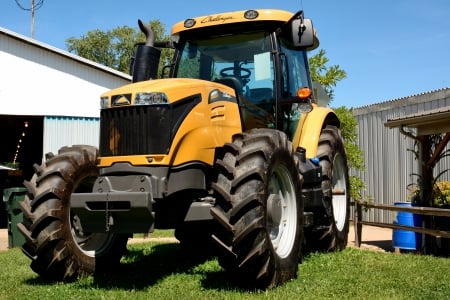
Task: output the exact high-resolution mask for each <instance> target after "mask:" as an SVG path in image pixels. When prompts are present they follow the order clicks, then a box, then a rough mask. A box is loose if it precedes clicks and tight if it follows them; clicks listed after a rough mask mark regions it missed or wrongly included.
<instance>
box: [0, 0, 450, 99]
mask: <svg viewBox="0 0 450 300" xmlns="http://www.w3.org/2000/svg"><path fill="white" fill-rule="evenodd" d="M31 1H32V0H0V27H3V28H6V29H9V30H11V31H14V32H16V33H19V34H22V35H25V36H28V37H30V36H31V12H30V11H26V10H23V9H21V8H20V7H19V6H18V4H17V2H18V3H19V4H20V5H21V6H22V7H23V8H30V6H31ZM39 1H43V3H42V6H41V7H40V8H39V9H38V10H36V11H35V21H34V38H35V39H36V40H38V41H39V42H43V43H46V44H49V45H51V46H54V47H57V48H59V49H62V50H67V47H66V44H65V40H66V39H68V38H70V37H75V38H80V37H82V36H83V35H85V34H86V33H87V32H88V31H90V30H96V29H100V30H105V31H106V30H110V29H113V28H116V27H119V26H129V27H136V28H137V20H138V19H142V20H144V21H150V20H156V19H158V20H160V21H161V22H162V23H163V24H164V25H165V26H166V29H167V32H170V28H171V26H172V25H173V24H175V23H177V22H179V21H182V20H184V19H187V18H190V17H196V16H203V15H211V14H216V13H220V12H225V11H235V10H245V9H257V8H273V9H282V10H288V11H291V12H297V11H298V10H304V12H305V17H307V18H311V19H312V20H313V24H314V26H315V27H316V29H317V32H318V35H319V39H320V46H319V49H324V50H325V51H326V57H327V58H328V59H329V63H328V64H329V66H331V65H339V66H340V68H341V69H343V70H344V71H345V72H346V73H347V78H346V79H344V80H342V81H340V82H338V83H337V86H336V87H335V89H334V100H333V102H332V106H334V107H337V106H346V107H361V106H367V105H371V104H376V103H379V102H384V101H388V100H395V99H399V98H403V97H407V96H411V95H415V94H421V93H425V92H429V91H434V90H438V89H442V88H446V87H450V0H428V1H424V0H379V1H369V0H341V1H339V0H239V1H238V0H222V1H217V0H190V1H189V0H166V1H152V0H127V1H121V0H115V1H113V0H77V1H70V0H34V2H35V3H38V2H39ZM312 54H314V52H313V53H312Z"/></svg>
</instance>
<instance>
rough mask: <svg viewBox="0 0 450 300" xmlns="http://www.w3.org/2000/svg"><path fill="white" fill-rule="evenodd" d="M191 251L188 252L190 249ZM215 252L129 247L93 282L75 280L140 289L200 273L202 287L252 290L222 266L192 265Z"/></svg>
mask: <svg viewBox="0 0 450 300" xmlns="http://www.w3.org/2000/svg"><path fill="white" fill-rule="evenodd" d="M189 250H190V251H189ZM212 253H214V251H209V252H206V251H204V252H202V251H198V249H197V250H196V249H194V250H192V249H185V248H182V246H181V245H180V244H179V243H163V244H146V245H137V246H132V247H129V248H128V251H127V253H126V254H125V255H124V256H123V258H122V261H121V263H120V265H119V266H117V267H116V268H114V269H113V270H110V271H108V273H101V274H94V275H93V277H92V278H93V281H90V280H89V282H90V283H86V282H83V280H82V279H80V280H78V281H75V282H74V283H75V284H76V285H77V286H78V287H80V288H92V286H95V287H96V288H99V289H105V290H109V289H122V290H143V289H146V288H148V287H151V286H154V285H156V284H158V283H159V282H161V281H162V280H163V279H164V278H166V277H169V276H172V275H173V274H194V275H200V276H201V279H200V282H201V285H202V287H203V288H205V289H211V290H218V291H229V290H235V291H242V292H251V291H255V289H254V288H251V287H244V286H242V285H241V284H240V283H239V282H236V279H235V278H233V277H232V276H230V274H229V273H227V272H226V271H225V270H223V269H220V270H218V269H215V270H211V268H208V267H207V268H202V267H201V268H195V267H196V266H200V265H202V264H204V263H206V262H208V261H211V260H214V259H216V258H215V256H214V255H213V254H212ZM26 283H27V284H30V285H40V286H52V285H54V284H55V282H52V281H48V280H46V279H44V278H41V277H39V276H38V277H35V278H29V279H27V280H26Z"/></svg>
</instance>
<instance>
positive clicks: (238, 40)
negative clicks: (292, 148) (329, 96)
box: [169, 10, 318, 137]
mask: <svg viewBox="0 0 450 300" xmlns="http://www.w3.org/2000/svg"><path fill="white" fill-rule="evenodd" d="M243 23H245V24H243ZM172 41H173V42H172V45H173V47H174V48H175V50H176V51H175V55H174V58H173V62H172V64H171V67H170V72H169V73H170V74H169V77H171V78H194V79H201V80H205V81H209V82H215V83H220V84H223V85H226V86H229V87H231V88H233V89H234V91H235V94H236V95H235V96H236V98H237V100H238V103H239V107H240V114H241V120H242V122H243V124H242V127H243V129H244V130H249V129H252V128H261V127H265V128H276V129H280V130H283V131H284V132H286V133H288V135H289V136H291V137H292V135H293V134H294V132H295V129H296V126H297V123H298V121H299V117H300V114H301V112H307V111H310V110H311V100H312V99H311V91H312V83H311V80H310V76H309V73H308V65H307V64H308V62H307V56H306V52H307V50H310V49H312V48H315V47H317V45H318V41H317V38H316V36H315V34H314V29H313V27H312V23H311V21H310V20H309V19H304V18H303V13H302V12H299V13H297V14H295V15H292V14H291V13H287V12H284V11H278V10H258V11H256V10H248V11H239V12H232V13H226V14H221V15H213V16H206V17H198V18H195V19H187V20H185V21H184V22H180V23H178V24H175V25H174V26H173V28H172ZM305 91H306V93H305ZM308 91H309V92H308ZM299 95H300V96H299Z"/></svg>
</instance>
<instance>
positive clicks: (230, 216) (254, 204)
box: [211, 129, 303, 289]
mask: <svg viewBox="0 0 450 300" xmlns="http://www.w3.org/2000/svg"><path fill="white" fill-rule="evenodd" d="M222 150H223V151H221V152H220V153H218V157H217V160H216V165H215V167H216V170H218V176H217V180H216V181H215V182H214V183H213V185H212V187H213V189H214V191H215V194H216V199H217V200H216V206H215V207H214V208H212V210H211V213H212V215H213V217H214V219H215V220H216V224H217V227H216V228H215V230H214V234H213V240H214V241H215V242H216V243H217V245H218V248H219V251H218V258H219V263H220V264H221V266H222V267H223V268H224V269H225V270H227V271H228V272H229V273H231V275H232V277H233V278H234V279H236V280H237V282H238V284H240V285H244V286H250V287H257V288H263V289H264V288H270V287H275V286H277V285H280V284H282V283H284V282H286V281H288V280H290V279H292V278H295V277H296V275H297V270H298V261H299V256H300V253H301V246H302V242H303V201H302V197H301V185H302V179H301V176H300V174H299V172H298V170H297V163H296V159H295V156H294V153H293V149H292V144H291V142H290V141H289V140H288V138H287V137H286V135H285V134H284V133H282V132H280V131H277V130H272V129H254V130H252V131H250V132H248V133H244V134H238V135H236V136H234V137H233V142H232V143H231V144H226V145H225V146H224V147H223V149H222Z"/></svg>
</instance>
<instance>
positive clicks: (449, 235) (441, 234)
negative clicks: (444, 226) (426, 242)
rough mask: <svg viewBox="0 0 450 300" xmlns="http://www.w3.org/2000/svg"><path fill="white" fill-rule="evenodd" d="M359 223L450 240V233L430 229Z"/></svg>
mask: <svg viewBox="0 0 450 300" xmlns="http://www.w3.org/2000/svg"><path fill="white" fill-rule="evenodd" d="M358 223H361V224H362V225H369V226H375V227H382V228H391V229H400V230H407V231H414V232H419V233H424V234H429V235H433V236H435V237H443V238H450V231H443V230H437V229H428V228H421V227H412V226H403V225H398V224H388V223H376V222H366V221H359V222H358Z"/></svg>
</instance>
